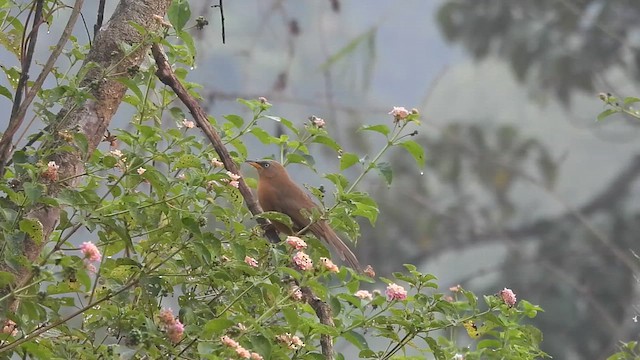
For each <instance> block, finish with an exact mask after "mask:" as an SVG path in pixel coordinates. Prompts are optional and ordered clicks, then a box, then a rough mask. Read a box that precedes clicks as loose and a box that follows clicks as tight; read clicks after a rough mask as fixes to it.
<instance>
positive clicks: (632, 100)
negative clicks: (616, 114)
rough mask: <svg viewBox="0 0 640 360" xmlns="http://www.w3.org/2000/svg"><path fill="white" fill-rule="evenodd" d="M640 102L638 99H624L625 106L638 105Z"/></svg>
mask: <svg viewBox="0 0 640 360" xmlns="http://www.w3.org/2000/svg"><path fill="white" fill-rule="evenodd" d="M637 102H640V98H637V97H626V98H624V104H625V105H629V104H633V103H637Z"/></svg>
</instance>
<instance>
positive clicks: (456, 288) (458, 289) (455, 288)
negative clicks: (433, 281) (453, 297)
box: [449, 284, 462, 293]
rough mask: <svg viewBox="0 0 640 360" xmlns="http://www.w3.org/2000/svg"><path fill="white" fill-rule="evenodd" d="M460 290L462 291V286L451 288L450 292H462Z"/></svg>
mask: <svg viewBox="0 0 640 360" xmlns="http://www.w3.org/2000/svg"><path fill="white" fill-rule="evenodd" d="M460 290H462V286H460V285H459V284H458V285H456V286H452V287H450V288H449V291H451V292H454V293H457V292H460Z"/></svg>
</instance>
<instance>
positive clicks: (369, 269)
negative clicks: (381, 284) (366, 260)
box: [364, 265, 376, 278]
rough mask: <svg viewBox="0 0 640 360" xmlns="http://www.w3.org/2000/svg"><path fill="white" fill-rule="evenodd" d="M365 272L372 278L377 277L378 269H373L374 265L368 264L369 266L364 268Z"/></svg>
mask: <svg viewBox="0 0 640 360" xmlns="http://www.w3.org/2000/svg"><path fill="white" fill-rule="evenodd" d="M364 274H365V275H367V276H368V277H370V278H374V277H376V271H375V270H373V267H372V266H371V265H367V267H366V268H364Z"/></svg>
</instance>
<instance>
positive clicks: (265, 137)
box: [249, 127, 273, 144]
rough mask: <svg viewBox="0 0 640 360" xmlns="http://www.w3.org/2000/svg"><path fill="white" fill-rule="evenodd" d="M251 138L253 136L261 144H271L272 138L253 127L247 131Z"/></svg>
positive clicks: (260, 129)
mask: <svg viewBox="0 0 640 360" xmlns="http://www.w3.org/2000/svg"><path fill="white" fill-rule="evenodd" d="M249 132H250V133H251V134H253V136H255V137H256V138H257V139H258V140H260V142H261V143H263V144H271V143H273V136H271V135H270V134H269V133H268V132H266V131H264V130H263V129H262V128H259V127H253V128H251V130H249Z"/></svg>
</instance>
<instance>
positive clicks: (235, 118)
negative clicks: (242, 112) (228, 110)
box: [224, 114, 244, 128]
mask: <svg viewBox="0 0 640 360" xmlns="http://www.w3.org/2000/svg"><path fill="white" fill-rule="evenodd" d="M224 118H225V119H227V121H229V122H230V123H232V124H233V126H235V127H237V128H241V127H242V125H243V124H244V119H243V118H242V116H239V115H234V114H231V115H225V116H224Z"/></svg>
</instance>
